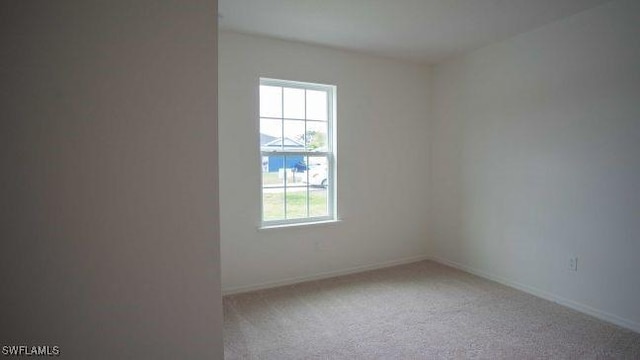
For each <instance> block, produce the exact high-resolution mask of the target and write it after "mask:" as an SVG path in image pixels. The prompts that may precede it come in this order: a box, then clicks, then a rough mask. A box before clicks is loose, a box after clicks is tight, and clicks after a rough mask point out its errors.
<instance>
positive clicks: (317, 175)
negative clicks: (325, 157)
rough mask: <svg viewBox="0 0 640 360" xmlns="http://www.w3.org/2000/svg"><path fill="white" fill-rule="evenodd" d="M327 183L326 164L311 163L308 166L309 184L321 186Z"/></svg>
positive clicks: (325, 185)
mask: <svg viewBox="0 0 640 360" xmlns="http://www.w3.org/2000/svg"><path fill="white" fill-rule="evenodd" d="M328 184H329V180H328V172H327V165H326V164H318V165H312V166H310V168H309V185H316V186H322V187H324V188H326V187H327V185H328Z"/></svg>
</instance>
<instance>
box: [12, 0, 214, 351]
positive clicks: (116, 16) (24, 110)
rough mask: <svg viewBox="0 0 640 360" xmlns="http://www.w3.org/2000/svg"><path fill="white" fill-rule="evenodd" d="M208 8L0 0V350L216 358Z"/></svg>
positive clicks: (211, 30)
mask: <svg viewBox="0 0 640 360" xmlns="http://www.w3.org/2000/svg"><path fill="white" fill-rule="evenodd" d="M216 10H217V7H216V1H215V0H214V1H205V0H201V1H198V0H194V1H169V0H163V1H157V0H153V1H151V0H148V1H133V2H132V1H104V2H101V1H38V2H36V1H23V0H16V1H3V2H2V9H1V10H0V14H1V15H0V17H1V20H0V38H1V40H2V41H1V44H2V47H1V50H0V51H2V56H0V59H1V60H0V62H1V65H0V79H1V80H0V94H1V97H2V105H1V106H0V118H1V119H2V120H1V121H0V144H1V145H0V146H1V148H2V151H0V168H1V169H2V176H0V199H2V200H1V201H0V219H1V221H0V238H1V239H2V240H1V241H0V257H1V260H0V286H1V287H2V290H0V293H1V295H0V324H1V325H0V345H2V346H5V345H52V346H53V345H57V346H59V347H60V350H61V353H62V358H67V359H151V358H153V359H205V358H207V359H222V333H221V332H222V330H221V328H222V307H221V292H220V274H219V234H218V208H217V206H218V204H217V203H218V194H217V166H216V161H217V159H216V158H217V147H216V144H217V133H216V130H217V129H216V122H217V120H216V117H217V113H216V112H217V105H216V91H217V87H216V81H217V79H216V71H217V64H216V61H217V49H216V41H217V34H216V32H217V31H216V28H217V26H216V19H217V16H216Z"/></svg>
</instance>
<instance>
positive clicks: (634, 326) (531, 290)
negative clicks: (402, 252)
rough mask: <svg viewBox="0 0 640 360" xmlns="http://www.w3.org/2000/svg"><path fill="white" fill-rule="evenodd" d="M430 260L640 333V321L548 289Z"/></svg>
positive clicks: (454, 264)
mask: <svg viewBox="0 0 640 360" xmlns="http://www.w3.org/2000/svg"><path fill="white" fill-rule="evenodd" d="M428 259H429V260H432V261H435V262H437V263H440V264H443V265H447V266H451V267H453V268H456V269H459V270H462V271H465V272H468V273H471V274H474V275H477V276H480V277H482V278H485V279H489V280H492V281H495V282H498V283H500V284H503V285H506V286H509V287H512V288H515V289H518V290H520V291H524V292H526V293H528V294H531V295H534V296H537V297H540V298H543V299H545V300H549V301H552V302H555V303H558V304H560V305H563V306H566V307H568V308H571V309H573V310H576V311H579V312H581V313H585V314H587V315H591V316H593V317H595V318H598V319H600V320H604V321H607V322H610V323H612V324H615V325H618V326H621V327H623V328H626V329H629V330H632V331H635V332H637V333H640V323H637V322H634V321H629V320H627V319H623V318H621V317H619V316H617V315H614V314H611V313H608V312H605V311H601V310H598V309H595V308H593V307H591V306H588V305H585V304H582V303H579V302H576V301H573V300H569V299H567V298H564V297H562V296H558V295H555V294H552V293H549V292H547V291H544V290H540V289H538V288H535V287H531V286H528V285H524V284H521V283H519V282H516V281H513V280H510V279H506V278H503V277H501V276H496V275H493V274H490V273H487V272H484V271H481V270H478V269H475V268H473V267H470V266H467V265H463V264H460V263H457V262H454V261H450V260H447V259H444V258H440V257H434V256H430V257H428Z"/></svg>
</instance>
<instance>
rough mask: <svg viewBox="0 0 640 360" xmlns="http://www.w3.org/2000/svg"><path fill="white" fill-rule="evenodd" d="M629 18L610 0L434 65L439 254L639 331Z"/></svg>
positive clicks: (633, 33)
mask: <svg viewBox="0 0 640 360" xmlns="http://www.w3.org/2000/svg"><path fill="white" fill-rule="evenodd" d="M639 18H640V3H639V2H637V1H634V0H630V1H615V2H611V3H607V4H605V5H603V6H601V7H597V8H594V9H592V10H589V11H586V12H583V13H580V14H578V15H575V16H572V17H570V18H567V19H565V20H562V21H560V22H557V23H554V24H550V25H548V26H545V27H543V28H540V29H538V30H535V31H533V32H530V33H526V34H522V35H520V36H517V37H515V38H512V39H510V40H507V41H505V42H502V43H498V44H495V45H492V46H488V47H485V48H482V49H480V50H477V51H475V52H473V53H470V54H468V55H466V56H462V57H460V58H457V59H454V60H451V61H448V62H446V63H444V64H441V65H438V66H436V67H435V70H434V82H433V91H434V97H433V106H434V118H433V123H432V124H431V126H432V127H431V130H432V133H433V138H432V139H433V141H432V144H431V145H432V147H431V150H432V153H431V155H432V160H431V161H432V163H431V165H432V167H431V175H432V178H431V182H430V194H431V195H430V201H431V206H432V207H431V209H432V210H431V217H430V224H431V228H430V231H431V233H430V239H431V242H432V244H431V246H432V253H433V254H434V255H435V256H436V257H437V258H439V259H441V260H446V261H449V262H452V263H454V264H456V265H458V266H462V267H464V268H466V269H469V270H473V271H476V272H479V273H482V274H485V275H489V276H492V277H495V278H497V279H501V280H502V281H506V282H509V283H511V284H515V285H518V286H520V287H522V288H526V289H528V290H529V291H533V292H536V293H538V294H541V295H544V296H547V297H549V298H553V299H556V300H559V301H562V302H564V303H565V304H568V305H571V306H574V307H577V308H580V309H581V310H583V311H587V312H591V313H593V314H596V315H598V316H601V317H603V318H607V319H609V320H612V321H615V322H617V323H619V324H622V325H625V326H628V327H631V328H634V329H636V330H637V331H640V306H638V304H640V276H638V274H640V261H639V260H638V256H639V255H640V105H639V104H640V27H639V26H638V19H639ZM570 255H576V256H578V257H579V269H578V272H569V271H568V269H567V265H568V258H569V256H570Z"/></svg>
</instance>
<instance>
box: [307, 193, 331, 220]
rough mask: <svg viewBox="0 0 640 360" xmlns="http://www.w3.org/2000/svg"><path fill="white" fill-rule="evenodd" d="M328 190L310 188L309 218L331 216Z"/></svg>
mask: <svg viewBox="0 0 640 360" xmlns="http://www.w3.org/2000/svg"><path fill="white" fill-rule="evenodd" d="M327 192H328V189H327V188H324V187H311V188H309V216H310V217H316V216H327V215H329V211H328V204H329V201H328V200H329V198H328V196H327Z"/></svg>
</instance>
